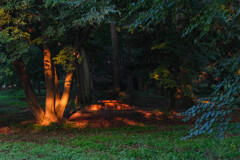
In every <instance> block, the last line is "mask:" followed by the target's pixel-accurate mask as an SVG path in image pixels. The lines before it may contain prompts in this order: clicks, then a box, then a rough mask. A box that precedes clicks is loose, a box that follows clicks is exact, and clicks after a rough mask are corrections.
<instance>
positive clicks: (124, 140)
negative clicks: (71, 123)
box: [0, 126, 240, 160]
mask: <svg viewBox="0 0 240 160" xmlns="http://www.w3.org/2000/svg"><path fill="white" fill-rule="evenodd" d="M187 130H188V126H176V127H167V128H165V129H161V128H159V127H156V126H146V127H136V126H133V127H121V128H106V129H72V130H67V129H64V130H62V129H58V128H52V130H48V131H46V130H45V131H39V132H37V133H35V132H24V133H15V134H13V135H7V136H6V135H2V136H0V141H2V142H1V146H0V159H13V160H15V159H16V160H17V159H18V160H21V159H29V160H30V159H33V160H34V159H43V160H45V159H46V160H51V159H59V160H60V159H72V160H75V159H76V160H77V159H173V160H174V159H196V160H197V159H199V160H204V159H236V160H237V159H239V158H240V152H239V150H240V135H239V130H237V131H236V130H235V131H233V132H232V134H233V135H235V136H228V137H226V138H225V139H223V140H217V139H213V138H210V137H206V136H201V137H195V138H192V139H188V140H185V141H181V140H180V138H181V137H183V136H184V135H186V134H187V132H186V131H187ZM236 133H238V135H236ZM24 134H27V135H24ZM24 137H25V138H24Z"/></svg>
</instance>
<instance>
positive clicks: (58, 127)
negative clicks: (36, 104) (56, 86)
mask: <svg viewBox="0 0 240 160" xmlns="http://www.w3.org/2000/svg"><path fill="white" fill-rule="evenodd" d="M0 104H1V105H0V115H1V116H0V143H1V145H0V159H3V160H9V159H16V160H19V159H21V160H24V159H27V160H29V159H33V160H35V159H44V160H45V159H46V160H47V159H49V160H51V159H54V160H56V159H64V160H65V159H73V160H75V159H76V160H78V159H94V160H95V159H200V160H203V159H236V160H238V159H240V152H239V150H240V129H236V128H235V127H234V126H235V123H232V124H231V126H230V129H229V131H228V133H227V134H225V138H224V139H223V140H220V139H214V138H212V137H210V136H207V135H203V136H198V137H193V138H191V139H188V140H181V138H182V137H184V136H186V135H187V134H188V131H189V129H190V128H191V127H192V122H190V123H188V124H186V123H183V122H182V120H181V118H182V117H179V116H177V114H176V113H175V112H171V113H169V112H164V111H161V110H159V108H152V107H148V108H146V107H145V108H143V107H137V106H134V107H133V106H132V105H130V107H132V108H128V110H117V109H115V110H111V109H106V110H97V109H96V108H95V109H90V108H87V107H86V108H77V109H76V108H75V109H73V108H69V109H68V112H67V113H66V114H65V116H66V117H67V118H68V119H69V122H67V123H63V124H51V125H50V126H41V125H37V124H34V121H33V116H32V115H31V112H30V111H29V110H28V109H27V103H26V101H25V99H24V96H23V94H22V91H19V93H18V92H14V94H13V93H11V96H9V95H8V94H6V93H4V92H0ZM116 108H117V107H116ZM133 108H134V109H133Z"/></svg>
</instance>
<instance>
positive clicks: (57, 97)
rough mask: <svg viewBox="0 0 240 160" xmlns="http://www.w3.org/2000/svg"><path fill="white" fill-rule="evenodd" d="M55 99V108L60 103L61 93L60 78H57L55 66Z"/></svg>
mask: <svg viewBox="0 0 240 160" xmlns="http://www.w3.org/2000/svg"><path fill="white" fill-rule="evenodd" d="M54 95H55V97H54V99H55V104H54V106H55V108H56V107H57V106H58V105H59V103H60V99H61V97H60V92H59V81H58V76H57V70H56V67H55V66H54Z"/></svg>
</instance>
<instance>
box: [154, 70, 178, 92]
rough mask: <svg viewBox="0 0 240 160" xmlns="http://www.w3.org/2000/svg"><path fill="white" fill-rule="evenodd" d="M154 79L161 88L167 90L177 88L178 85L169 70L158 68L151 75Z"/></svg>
mask: <svg viewBox="0 0 240 160" xmlns="http://www.w3.org/2000/svg"><path fill="white" fill-rule="evenodd" d="M150 77H151V78H152V79H155V80H156V81H158V85H159V87H162V86H164V87H165V88H174V87H177V83H176V81H175V80H174V78H173V77H172V75H171V73H170V72H169V70H168V69H167V68H165V67H158V68H157V69H155V70H154V72H153V73H151V74H150Z"/></svg>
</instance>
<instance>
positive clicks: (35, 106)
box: [12, 60, 44, 123]
mask: <svg viewBox="0 0 240 160" xmlns="http://www.w3.org/2000/svg"><path fill="white" fill-rule="evenodd" d="M12 64H13V68H14V70H15V72H16V74H17V77H18V79H19V81H20V83H21V85H22V87H23V90H24V93H25V95H26V98H27V102H28V105H29V108H30V110H31V111H32V113H33V115H34V117H35V118H36V121H37V122H38V123H42V122H43V120H44V111H43V109H42V107H41V105H40V103H39V101H38V99H37V95H36V93H35V92H34V89H33V87H32V84H31V81H30V77H29V74H28V73H27V70H26V67H25V65H24V63H23V61H22V60H15V61H14V62H13V63H12Z"/></svg>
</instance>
